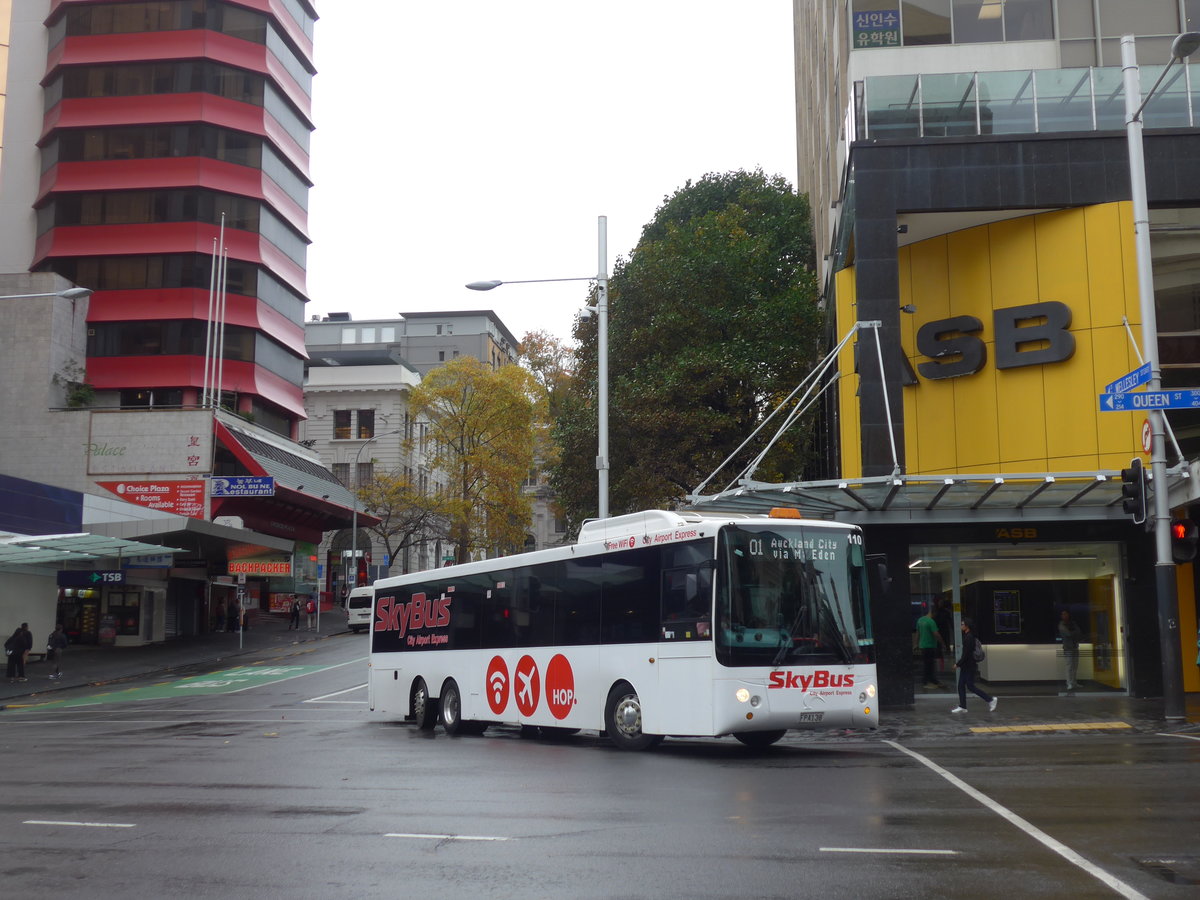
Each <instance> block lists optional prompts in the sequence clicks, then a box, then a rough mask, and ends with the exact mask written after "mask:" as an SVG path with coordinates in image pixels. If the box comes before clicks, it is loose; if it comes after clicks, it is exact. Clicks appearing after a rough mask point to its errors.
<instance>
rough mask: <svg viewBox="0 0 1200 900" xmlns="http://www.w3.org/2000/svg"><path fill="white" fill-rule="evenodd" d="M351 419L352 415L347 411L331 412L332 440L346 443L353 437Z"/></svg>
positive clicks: (337, 410)
mask: <svg viewBox="0 0 1200 900" xmlns="http://www.w3.org/2000/svg"><path fill="white" fill-rule="evenodd" d="M351 419H352V413H351V411H350V410H348V409H335V410H334V411H333V439H334V440H335V441H348V440H350V438H351V437H352V436H353V434H354V433H353V431H351V427H352V426H351Z"/></svg>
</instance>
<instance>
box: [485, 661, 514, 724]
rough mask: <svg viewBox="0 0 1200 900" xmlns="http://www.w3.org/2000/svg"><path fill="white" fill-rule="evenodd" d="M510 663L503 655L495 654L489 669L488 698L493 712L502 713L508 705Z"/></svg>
mask: <svg viewBox="0 0 1200 900" xmlns="http://www.w3.org/2000/svg"><path fill="white" fill-rule="evenodd" d="M508 686H509V678H508V664H507V663H505V662H504V658H503V657H501V656H493V657H492V661H491V663H489V664H488V670H487V700H488V706H490V707H491V708H492V712H494V713H495V714H496V715H500V714H501V713H503V712H504V708H505V707H506V706H508Z"/></svg>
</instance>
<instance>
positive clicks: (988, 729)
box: [971, 722, 1133, 734]
mask: <svg viewBox="0 0 1200 900" xmlns="http://www.w3.org/2000/svg"><path fill="white" fill-rule="evenodd" d="M1132 727H1133V726H1132V725H1130V724H1129V723H1128V722H1052V723H1049V724H1045V725H981V726H979V727H977V728H972V729H971V731H972V732H974V733H975V734H1002V733H1005V732H1013V731H1017V732H1030V731H1096V730H1105V729H1107V730H1115V729H1120V728H1132Z"/></svg>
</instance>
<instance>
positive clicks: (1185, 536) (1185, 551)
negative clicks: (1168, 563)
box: [1171, 519, 1200, 563]
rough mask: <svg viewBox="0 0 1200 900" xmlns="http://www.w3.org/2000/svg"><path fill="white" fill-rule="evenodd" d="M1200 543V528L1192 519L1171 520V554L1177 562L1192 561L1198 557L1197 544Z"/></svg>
mask: <svg viewBox="0 0 1200 900" xmlns="http://www.w3.org/2000/svg"><path fill="white" fill-rule="evenodd" d="M1197 543H1200V528H1197V527H1196V523H1195V522H1193V521H1192V520H1191V519H1172V520H1171V556H1172V558H1173V559H1174V560H1175V562H1177V563H1185V562H1190V561H1191V560H1193V559H1195V558H1196V545H1197Z"/></svg>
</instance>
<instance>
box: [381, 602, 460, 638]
mask: <svg viewBox="0 0 1200 900" xmlns="http://www.w3.org/2000/svg"><path fill="white" fill-rule="evenodd" d="M450 599H451V598H450V597H448V596H446V595H445V594H442V596H440V597H438V598H437V599H436V600H431V599H429V598H428V597H426V596H425V594H424V593H420V594H413V595H412V599H411V600H409V601H408V602H404V601H401V600H397V599H396V598H395V597H383V598H381V599H380V601H379V605H378V607H377V608H376V610H375V630H376V631H396V632H399V634H398V636H399V637H404V635H405V634H406V633H407V632H408V631H409V630H412V631H419V630H421V629H424V628H445V627H446V626H447V625H449V624H450Z"/></svg>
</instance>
